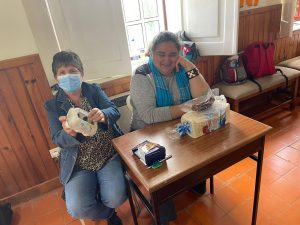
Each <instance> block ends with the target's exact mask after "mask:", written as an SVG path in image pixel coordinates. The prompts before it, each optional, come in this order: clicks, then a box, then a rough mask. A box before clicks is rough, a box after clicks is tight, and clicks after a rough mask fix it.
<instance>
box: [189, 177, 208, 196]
mask: <svg viewBox="0 0 300 225" xmlns="http://www.w3.org/2000/svg"><path fill="white" fill-rule="evenodd" d="M192 191H193V192H195V193H197V194H200V195H203V194H204V193H205V192H206V180H205V181H201V182H200V183H199V184H197V185H196V186H194V187H193V188H192Z"/></svg>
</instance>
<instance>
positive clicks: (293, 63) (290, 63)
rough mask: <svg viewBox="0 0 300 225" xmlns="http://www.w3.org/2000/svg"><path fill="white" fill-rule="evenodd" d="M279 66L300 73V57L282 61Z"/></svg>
mask: <svg viewBox="0 0 300 225" xmlns="http://www.w3.org/2000/svg"><path fill="white" fill-rule="evenodd" d="M278 66H283V67H288V68H291V69H295V70H299V71H300V56H297V57H294V58H291V59H288V60H285V61H282V62H280V63H278Z"/></svg>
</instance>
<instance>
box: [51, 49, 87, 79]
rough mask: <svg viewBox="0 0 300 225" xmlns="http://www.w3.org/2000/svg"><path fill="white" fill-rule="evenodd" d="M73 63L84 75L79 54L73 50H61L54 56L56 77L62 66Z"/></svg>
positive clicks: (53, 64)
mask: <svg viewBox="0 0 300 225" xmlns="http://www.w3.org/2000/svg"><path fill="white" fill-rule="evenodd" d="M69 65H72V66H74V67H76V68H77V69H78V70H79V71H80V72H81V74H82V75H83V66H82V62H81V60H80V58H79V56H78V55H77V54H76V53H75V52H72V51H61V52H58V53H56V54H55V55H54V56H53V61H52V72H53V74H54V77H56V75H57V70H58V69H59V68H60V67H62V66H69Z"/></svg>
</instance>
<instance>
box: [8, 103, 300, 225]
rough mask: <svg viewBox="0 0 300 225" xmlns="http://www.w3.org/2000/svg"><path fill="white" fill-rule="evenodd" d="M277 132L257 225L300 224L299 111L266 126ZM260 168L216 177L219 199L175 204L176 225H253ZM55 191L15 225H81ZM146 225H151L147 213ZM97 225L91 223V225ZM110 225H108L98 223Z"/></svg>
mask: <svg viewBox="0 0 300 225" xmlns="http://www.w3.org/2000/svg"><path fill="white" fill-rule="evenodd" d="M263 122H264V123H266V124H269V125H270V126H272V127H273V128H274V129H273V130H272V132H270V134H269V135H268V136H267V138H266V145H265V154H264V163H263V175H262V185H261V192H260V201H259V210H258V220H257V224H258V225H299V224H300V179H299V177H300V107H298V108H297V109H296V111H294V112H293V113H291V112H287V111H283V112H280V113H278V114H276V115H275V116H272V117H269V118H268V119H265V120H263ZM255 165H256V163H255V162H254V161H253V160H251V159H249V158H247V159H245V160H243V161H242V162H239V163H238V164H236V165H234V166H232V167H230V168H228V169H226V170H224V171H222V172H221V173H219V174H217V175H216V176H215V194H214V195H210V194H209V193H206V194H204V195H203V196H198V195H196V194H194V193H191V192H186V193H183V194H181V195H179V196H178V197H177V198H176V199H175V200H174V201H175V205H176V208H177V211H178V218H177V220H176V221H174V222H172V223H171V225H179V224H180V225H181V224H182V225H248V224H249V225H250V221H251V213H252V203H253V192H254V179H255V171H256V168H255ZM60 193H61V189H57V190H54V191H52V192H50V193H47V194H45V195H43V196H41V197H38V198H36V199H33V200H31V201H29V202H25V203H22V204H20V205H18V206H16V207H15V208H14V212H15V213H14V218H13V225H47V224H49V225H50V224H51V225H67V224H68V225H80V222H79V221H78V220H76V219H74V218H72V217H70V216H69V215H68V213H67V212H66V207H65V203H64V201H63V200H61V199H60ZM117 211H118V214H119V215H120V217H121V218H122V220H123V224H124V225H132V224H133V221H132V219H131V213H130V209H129V204H128V202H126V203H124V204H123V205H122V206H121V207H120V208H118V210H117ZM139 222H140V224H142V225H151V224H152V220H151V218H150V216H149V215H148V213H147V212H146V210H145V209H144V208H143V209H142V211H141V213H140V215H139ZM91 224H95V223H94V222H91V221H87V222H86V225H91ZM98 224H100V225H105V224H106V222H105V221H101V222H100V223H98Z"/></svg>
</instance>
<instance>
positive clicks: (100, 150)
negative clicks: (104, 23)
mask: <svg viewBox="0 0 300 225" xmlns="http://www.w3.org/2000/svg"><path fill="white" fill-rule="evenodd" d="M52 71H53V74H54V77H55V79H56V80H57V82H58V86H59V90H58V92H57V94H56V96H55V97H54V98H53V99H51V100H49V101H47V102H46V103H45V108H46V110H47V113H48V121H49V127H50V132H51V137H52V141H53V143H54V144H56V145H57V146H59V147H60V148H61V152H60V180H61V182H62V184H63V185H64V189H65V199H66V205H67V209H68V212H69V213H70V214H71V215H72V216H73V217H74V218H81V219H91V220H98V219H107V221H108V224H109V225H121V224H122V222H121V220H120V218H119V217H118V216H117V214H116V212H115V208H116V207H118V206H119V205H120V204H122V203H123V202H124V201H125V200H126V189H125V181H124V176H123V172H122V168H121V163H120V158H119V157H118V155H117V154H116V152H115V150H114V148H113V146H112V144H111V140H112V139H113V138H114V137H117V136H120V135H121V134H122V131H121V130H120V129H119V127H118V126H117V125H116V122H117V120H118V119H119V117H120V113H119V111H118V109H117V107H116V106H115V105H114V104H113V103H112V102H111V101H110V100H109V99H108V97H107V96H106V95H105V93H104V92H103V91H102V90H101V89H100V87H99V86H97V85H92V84H88V83H85V82H83V66H82V62H81V60H80V58H79V56H78V55H77V54H76V53H74V52H70V51H68V52H66V51H62V52H58V53H56V54H55V55H54V57H53V62H52ZM72 107H77V108H81V109H83V110H85V111H87V112H89V114H88V121H92V122H93V123H97V126H98V129H97V132H96V134H95V135H93V136H90V137H86V136H83V135H82V134H81V133H78V132H76V131H75V130H73V129H71V128H70V127H69V126H68V123H67V118H66V115H67V113H68V111H69V109H70V108H72Z"/></svg>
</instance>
